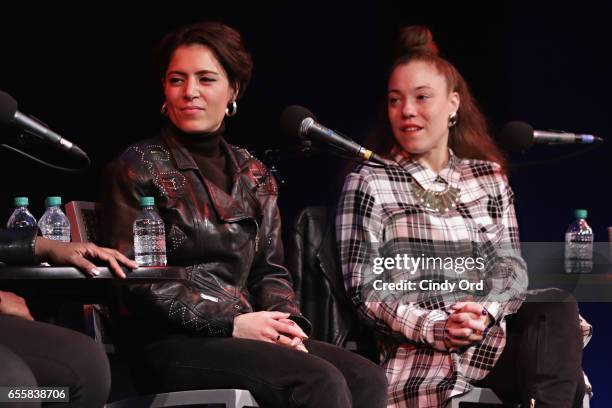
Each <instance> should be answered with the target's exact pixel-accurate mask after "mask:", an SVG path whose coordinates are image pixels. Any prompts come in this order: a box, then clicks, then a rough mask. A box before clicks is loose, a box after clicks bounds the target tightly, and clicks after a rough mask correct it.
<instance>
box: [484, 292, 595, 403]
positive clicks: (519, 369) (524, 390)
mask: <svg viewBox="0 0 612 408" xmlns="http://www.w3.org/2000/svg"><path fill="white" fill-rule="evenodd" d="M581 366H582V333H581V332H580V326H579V323H578V305H577V303H576V301H575V299H574V298H573V297H572V296H571V295H570V294H568V293H566V292H563V291H561V290H559V289H548V290H546V291H543V292H540V293H538V294H536V295H529V296H528V297H527V300H526V302H525V303H523V305H522V306H521V308H520V309H519V311H518V313H516V314H514V315H511V316H508V317H507V343H506V347H505V349H504V351H503V353H502V355H501V356H500V358H499V360H498V362H497V364H496V365H495V367H494V368H493V370H492V371H491V372H490V373H489V375H488V376H487V377H485V378H484V379H483V380H482V381H480V382H478V383H477V384H475V385H477V386H479V387H488V388H491V389H493V390H494V391H495V392H496V393H497V395H498V396H499V397H500V398H502V399H503V400H504V401H515V402H520V403H521V404H522V406H524V407H529V400H530V399H531V398H534V399H535V400H536V408H549V407H550V408H553V407H554V408H565V407H567V408H569V407H581V406H582V398H583V397H584V393H585V386H584V377H583V375H582V368H581Z"/></svg>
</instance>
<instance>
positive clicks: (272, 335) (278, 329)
mask: <svg viewBox="0 0 612 408" xmlns="http://www.w3.org/2000/svg"><path fill="white" fill-rule="evenodd" d="M289 316H290V314H289V313H284V312H268V311H261V312H252V313H245V314H242V315H238V316H236V317H235V318H234V331H233V333H232V337H236V338H241V339H251V340H259V341H265V342H266V343H276V344H279V345H282V346H285V347H289V348H292V349H295V350H299V351H303V352H305V353H308V350H307V349H306V347H304V343H303V341H304V340H305V339H307V338H308V336H307V335H306V333H304V331H303V330H302V329H301V328H300V326H298V325H297V323H295V322H294V321H293V320H290V319H289Z"/></svg>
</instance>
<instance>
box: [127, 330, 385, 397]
mask: <svg viewBox="0 0 612 408" xmlns="http://www.w3.org/2000/svg"><path fill="white" fill-rule="evenodd" d="M305 346H306V348H308V350H309V353H304V352H301V351H296V350H292V349H289V348H286V347H283V346H279V345H276V344H272V343H265V342H261V341H255V340H245V339H236V338H202V337H190V336H182V335H174V336H172V337H169V338H167V339H164V340H159V341H156V342H154V343H151V344H149V345H148V346H147V347H144V354H141V358H142V359H141V360H140V362H139V363H136V364H137V365H138V368H140V370H138V371H139V374H138V376H140V378H143V377H142V376H147V377H148V380H149V381H148V385H149V386H150V387H152V388H149V389H147V390H146V391H147V392H151V391H156V392H168V391H178V390H189V389H199V388H203V389H206V388H211V389H213V388H240V389H246V390H249V391H251V393H252V394H253V396H254V397H255V399H256V400H257V402H258V403H259V405H260V406H262V407H266V408H268V407H278V408H281V407H282V408H287V407H313V408H315V407H316V408H321V407H334V408H348V407H362V408H379V407H381V408H382V407H385V406H386V401H387V397H386V394H387V380H386V377H385V374H384V371H383V370H382V369H381V368H380V367H378V366H377V365H376V364H374V363H372V362H371V361H369V360H367V359H365V358H363V357H361V356H359V355H357V354H354V353H352V352H350V351H347V350H344V349H341V348H339V347H336V346H332V345H330V344H327V343H323V342H318V341H311V340H306V341H305ZM143 369H144V370H143Z"/></svg>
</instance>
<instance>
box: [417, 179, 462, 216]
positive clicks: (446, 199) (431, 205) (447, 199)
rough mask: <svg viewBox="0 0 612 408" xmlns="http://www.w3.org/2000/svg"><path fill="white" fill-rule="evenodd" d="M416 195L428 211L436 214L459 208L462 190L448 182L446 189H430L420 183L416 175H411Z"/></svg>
mask: <svg viewBox="0 0 612 408" xmlns="http://www.w3.org/2000/svg"><path fill="white" fill-rule="evenodd" d="M410 183H411V184H412V187H413V191H414V195H415V196H416V198H417V200H418V202H419V204H420V205H421V206H422V207H423V208H424V209H425V210H427V211H430V212H433V213H436V214H446V213H447V212H449V211H450V210H451V209H454V208H457V202H458V201H459V195H460V193H461V190H460V189H459V188H457V187H453V186H451V185H450V184H447V185H446V187H445V188H444V190H440V191H434V190H428V189H426V188H424V187H423V186H422V185H420V184H419V182H418V181H416V180H415V178H414V177H411V181H410Z"/></svg>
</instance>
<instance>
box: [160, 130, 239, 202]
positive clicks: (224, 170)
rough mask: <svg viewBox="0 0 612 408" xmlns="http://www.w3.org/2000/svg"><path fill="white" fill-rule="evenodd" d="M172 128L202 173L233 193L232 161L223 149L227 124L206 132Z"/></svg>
mask: <svg viewBox="0 0 612 408" xmlns="http://www.w3.org/2000/svg"><path fill="white" fill-rule="evenodd" d="M171 129H172V131H173V132H174V134H175V135H176V136H177V138H178V140H179V141H180V142H181V144H182V145H183V146H185V148H186V149H187V150H189V153H191V156H192V157H193V160H194V161H195V163H196V165H197V166H198V168H199V169H200V172H202V175H203V176H204V177H206V178H207V179H208V180H210V181H212V182H213V183H214V184H215V185H216V186H217V187H219V188H220V189H221V190H223V191H225V192H226V193H227V194H231V191H232V174H231V169H230V166H229V165H228V164H229V162H230V161H229V159H228V158H227V156H226V153H225V152H224V151H223V149H221V137H222V136H223V131H224V130H225V124H224V123H222V124H221V126H220V127H219V129H217V130H215V131H214V132H205V133H185V132H183V131H181V130H180V129H178V128H177V127H176V126H173V125H172V126H171Z"/></svg>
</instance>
